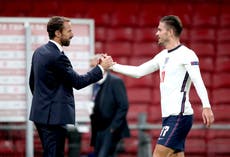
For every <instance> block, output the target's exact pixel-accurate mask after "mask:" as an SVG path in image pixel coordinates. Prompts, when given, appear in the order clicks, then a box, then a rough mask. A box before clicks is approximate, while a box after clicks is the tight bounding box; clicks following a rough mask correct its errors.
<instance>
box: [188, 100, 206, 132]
mask: <svg viewBox="0 0 230 157" xmlns="http://www.w3.org/2000/svg"><path fill="white" fill-rule="evenodd" d="M197 97H198V96H197ZM191 103H192V108H193V112H194V123H196V124H197V123H198V124H203V119H202V110H203V107H202V104H201V102H200V103H194V102H191ZM198 131H200V130H198Z"/></svg>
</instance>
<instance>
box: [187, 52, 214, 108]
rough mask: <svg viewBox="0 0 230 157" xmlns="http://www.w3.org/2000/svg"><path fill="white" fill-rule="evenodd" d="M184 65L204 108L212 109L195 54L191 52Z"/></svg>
mask: <svg viewBox="0 0 230 157" xmlns="http://www.w3.org/2000/svg"><path fill="white" fill-rule="evenodd" d="M184 65H185V68H186V70H187V71H188V73H189V76H190V78H191V80H192V82H193V84H194V86H195V89H196V92H197V94H198V96H199V98H200V99H201V102H202V105H203V107H209V108H210V107H211V106H210V102H209V98H208V93H207V90H206V87H205V85H204V82H203V79H202V76H201V73H200V68H199V60H198V57H197V56H196V54H195V53H194V52H191V53H190V54H189V55H187V56H186V57H185V60H184Z"/></svg>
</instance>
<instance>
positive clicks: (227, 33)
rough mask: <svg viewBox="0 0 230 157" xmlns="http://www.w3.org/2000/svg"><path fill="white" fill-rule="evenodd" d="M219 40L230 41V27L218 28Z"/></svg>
mask: <svg viewBox="0 0 230 157" xmlns="http://www.w3.org/2000/svg"><path fill="white" fill-rule="evenodd" d="M217 41H218V42H228V43H229V42H230V30H229V28H222V29H218V30H217Z"/></svg>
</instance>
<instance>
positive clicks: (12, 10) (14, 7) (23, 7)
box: [1, 0, 33, 17]
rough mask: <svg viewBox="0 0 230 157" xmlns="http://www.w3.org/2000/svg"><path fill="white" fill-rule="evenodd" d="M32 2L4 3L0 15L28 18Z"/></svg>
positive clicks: (27, 0) (26, 0)
mask: <svg viewBox="0 0 230 157" xmlns="http://www.w3.org/2000/svg"><path fill="white" fill-rule="evenodd" d="M32 3H33V2H32V1H29V0H25V1H23V2H21V1H13V2H10V1H6V2H5V3H4V8H5V9H3V12H2V13H1V16H11V17H13V16H20V17H25V16H30V13H31V11H32V7H31V5H32Z"/></svg>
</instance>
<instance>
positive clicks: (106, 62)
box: [97, 54, 115, 70]
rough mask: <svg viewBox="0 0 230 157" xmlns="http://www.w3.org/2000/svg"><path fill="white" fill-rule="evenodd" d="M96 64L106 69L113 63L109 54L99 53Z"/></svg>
mask: <svg viewBox="0 0 230 157" xmlns="http://www.w3.org/2000/svg"><path fill="white" fill-rule="evenodd" d="M97 64H100V65H101V66H102V68H103V69H104V70H108V69H109V68H110V67H111V66H112V65H114V64H115V62H114V61H113V59H112V57H111V56H108V55H107V54H100V56H99V57H98V59H97Z"/></svg>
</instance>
